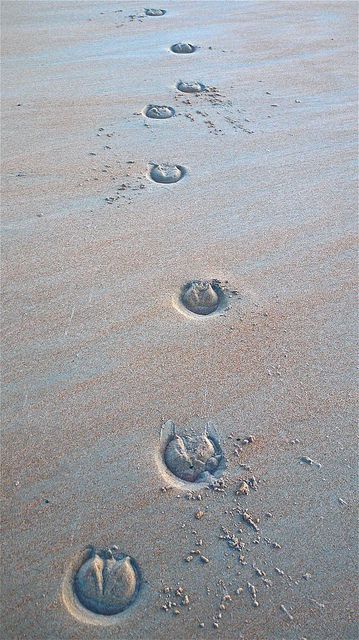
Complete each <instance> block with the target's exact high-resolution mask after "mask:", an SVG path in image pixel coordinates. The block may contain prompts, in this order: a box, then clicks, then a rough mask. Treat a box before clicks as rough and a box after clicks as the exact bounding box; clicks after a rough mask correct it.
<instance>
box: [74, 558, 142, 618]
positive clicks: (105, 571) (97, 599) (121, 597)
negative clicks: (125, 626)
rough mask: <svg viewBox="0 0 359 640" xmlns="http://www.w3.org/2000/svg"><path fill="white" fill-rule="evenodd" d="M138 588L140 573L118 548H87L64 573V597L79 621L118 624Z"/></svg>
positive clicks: (133, 562) (134, 563)
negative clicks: (65, 573) (97, 549)
mask: <svg viewBox="0 0 359 640" xmlns="http://www.w3.org/2000/svg"><path fill="white" fill-rule="evenodd" d="M140 586H141V574H140V570H139V567H138V565H137V563H136V562H135V560H134V559H133V558H131V557H130V556H127V555H124V554H123V553H120V552H119V550H118V547H117V546H113V547H111V548H108V549H101V550H99V551H96V550H95V549H94V548H93V547H88V548H87V549H86V550H85V551H84V552H83V553H82V554H81V556H80V557H79V558H77V560H76V561H75V562H74V563H73V565H72V567H70V569H69V571H68V572H67V575H66V577H65V581H64V588H63V598H64V602H65V604H66V605H67V607H68V609H69V610H70V612H71V613H72V614H73V615H74V616H75V617H77V618H78V619H80V620H82V621H87V622H93V623H94V624H105V625H108V624H114V623H116V622H118V619H119V614H121V613H122V612H123V611H125V609H127V608H128V607H129V606H130V605H131V604H132V603H133V602H134V600H135V599H136V597H137V595H138V592H139V590H140ZM120 617H121V616H120Z"/></svg>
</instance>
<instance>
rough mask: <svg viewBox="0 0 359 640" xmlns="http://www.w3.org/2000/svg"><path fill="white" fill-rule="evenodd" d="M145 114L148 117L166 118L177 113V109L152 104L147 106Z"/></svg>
mask: <svg viewBox="0 0 359 640" xmlns="http://www.w3.org/2000/svg"><path fill="white" fill-rule="evenodd" d="M145 115H146V116H147V118H154V119H156V120H166V119H167V118H172V117H173V116H174V115H175V110H174V109H173V108H172V107H167V106H165V105H158V104H150V105H149V106H148V107H146V110H145Z"/></svg>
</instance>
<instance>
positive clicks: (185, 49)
mask: <svg viewBox="0 0 359 640" xmlns="http://www.w3.org/2000/svg"><path fill="white" fill-rule="evenodd" d="M196 49H197V47H195V46H194V45H193V44H190V43H189V42H177V43H176V44H173V45H172V47H171V51H172V52H173V53H194V52H195V51H196Z"/></svg>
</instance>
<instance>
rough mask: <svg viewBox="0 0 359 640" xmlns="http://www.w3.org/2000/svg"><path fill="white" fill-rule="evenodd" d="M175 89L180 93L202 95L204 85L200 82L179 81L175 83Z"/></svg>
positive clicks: (204, 89) (204, 88)
mask: <svg viewBox="0 0 359 640" xmlns="http://www.w3.org/2000/svg"><path fill="white" fill-rule="evenodd" d="M176 88H177V89H178V91H181V92H182V93H202V92H203V91H206V85H204V84H202V82H197V81H196V80H193V81H190V82H183V80H180V81H179V82H178V83H177V85H176Z"/></svg>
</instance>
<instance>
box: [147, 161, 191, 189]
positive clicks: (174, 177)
mask: <svg viewBox="0 0 359 640" xmlns="http://www.w3.org/2000/svg"><path fill="white" fill-rule="evenodd" d="M185 173H186V172H185V169H184V167H180V166H179V165H169V164H155V165H154V166H153V167H152V169H151V171H150V177H151V178H152V180H153V181H154V182H159V183H161V184H172V183H174V182H178V181H179V180H181V178H183V176H184V175H185Z"/></svg>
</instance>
